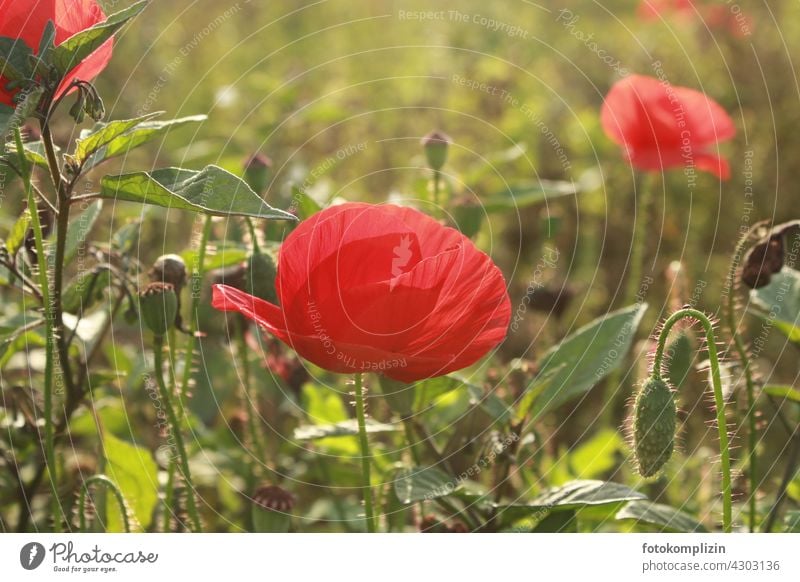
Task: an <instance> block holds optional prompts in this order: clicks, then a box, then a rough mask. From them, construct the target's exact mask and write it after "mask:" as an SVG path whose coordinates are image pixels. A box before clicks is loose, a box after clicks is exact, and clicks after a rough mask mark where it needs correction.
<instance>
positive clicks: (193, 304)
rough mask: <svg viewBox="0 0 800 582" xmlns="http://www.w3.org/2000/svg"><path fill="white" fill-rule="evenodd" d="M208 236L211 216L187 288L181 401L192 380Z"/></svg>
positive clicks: (208, 217) (204, 230)
mask: <svg viewBox="0 0 800 582" xmlns="http://www.w3.org/2000/svg"><path fill="white" fill-rule="evenodd" d="M210 236H211V216H206V220H205V224H204V225H203V234H202V236H201V238H200V248H199V249H198V250H197V264H196V265H195V269H194V272H193V273H192V284H191V285H190V288H189V292H190V293H191V298H192V299H191V301H190V302H189V339H188V341H187V344H186V356H185V357H186V362H185V364H184V367H183V380H182V382H181V391H180V395H181V399H183V398H185V397H186V394H187V393H188V392H189V383H190V382H191V380H192V362H193V360H194V350H195V347H196V344H197V337H196V336H197V308H198V306H199V305H200V293H201V291H202V285H203V274H204V273H205V262H206V247H207V246H208V239H209V237H210Z"/></svg>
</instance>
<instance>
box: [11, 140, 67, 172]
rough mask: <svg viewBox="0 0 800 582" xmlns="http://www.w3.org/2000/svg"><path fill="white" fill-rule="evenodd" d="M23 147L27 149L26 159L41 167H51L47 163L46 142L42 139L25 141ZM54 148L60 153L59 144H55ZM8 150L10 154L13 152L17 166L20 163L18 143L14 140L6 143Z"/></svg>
mask: <svg viewBox="0 0 800 582" xmlns="http://www.w3.org/2000/svg"><path fill="white" fill-rule="evenodd" d="M22 149H23V150H24V151H25V159H26V160H28V163H31V164H35V165H37V166H39V167H40V168H49V166H48V164H47V157H46V155H47V154H46V153H45V149H44V143H43V142H41V141H31V142H27V143H24V144H23V145H22ZM53 149H54V151H55V153H56V155H57V154H59V153H60V151H61V148H59V147H58V146H55V145H54V146H53ZM6 151H7V152H8V153H9V154H13V156H14V158H13V163H14V165H15V166H17V165H18V159H19V158H18V154H17V145H16V144H15V143H13V142H10V143H7V144H6Z"/></svg>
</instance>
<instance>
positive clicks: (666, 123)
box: [601, 75, 736, 180]
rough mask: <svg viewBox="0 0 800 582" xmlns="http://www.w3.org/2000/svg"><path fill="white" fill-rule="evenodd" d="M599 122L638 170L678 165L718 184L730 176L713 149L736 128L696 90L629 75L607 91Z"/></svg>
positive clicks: (714, 104) (722, 110)
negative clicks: (717, 180)
mask: <svg viewBox="0 0 800 582" xmlns="http://www.w3.org/2000/svg"><path fill="white" fill-rule="evenodd" d="M601 121H602V124H603V129H604V130H605V132H606V135H608V137H609V138H611V139H612V140H613V141H615V142H616V143H618V144H619V145H621V146H622V147H623V148H624V150H625V151H624V153H625V156H626V158H627V159H628V160H629V161H630V163H631V164H632V165H633V166H634V167H636V168H638V169H640V170H647V171H661V170H667V169H671V168H681V167H682V168H686V169H689V168H696V169H698V170H702V171H706V172H711V173H712V174H714V175H716V176H718V177H719V178H721V179H723V180H727V179H728V177H729V176H730V167H729V165H728V161H727V160H726V159H724V158H722V157H720V156H719V155H718V154H717V153H716V146H717V144H718V143H719V142H722V141H726V140H729V139H731V138H732V137H733V136H734V135H735V134H736V128H735V127H734V125H733V121H732V120H731V118H730V116H729V115H728V114H727V113H726V112H725V110H724V109H722V107H720V105H719V104H718V103H717V102H716V101H714V100H713V99H711V98H709V97H707V96H706V95H705V94H703V93H701V92H699V91H695V90H694V89H688V88H686V87H675V86H672V85H669V84H668V83H666V82H662V81H659V80H658V79H655V78H653V77H645V76H641V75H631V76H629V77H626V78H624V79H622V80H621V81H619V82H617V83H616V84H615V85H614V86H613V87H612V88H611V90H610V91H609V93H608V95H607V96H606V99H605V102H604V103H603V108H602V113H601Z"/></svg>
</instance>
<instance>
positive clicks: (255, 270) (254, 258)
mask: <svg viewBox="0 0 800 582" xmlns="http://www.w3.org/2000/svg"><path fill="white" fill-rule="evenodd" d="M277 274H278V270H277V268H276V267H275V261H274V260H272V257H271V256H270V255H266V254H263V253H255V254H253V255H250V257H249V258H248V259H247V271H246V272H245V291H246V292H247V293H249V294H250V295H253V296H254V297H258V298H259V299H264V300H265V301H271V302H273V303H277V301H278V296H277V295H276V293H275V277H276V275H277Z"/></svg>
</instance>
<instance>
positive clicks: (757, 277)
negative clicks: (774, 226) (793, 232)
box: [741, 235, 784, 289]
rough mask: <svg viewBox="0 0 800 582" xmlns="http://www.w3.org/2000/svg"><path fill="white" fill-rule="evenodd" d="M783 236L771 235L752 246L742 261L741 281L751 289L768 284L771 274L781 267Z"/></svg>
mask: <svg viewBox="0 0 800 582" xmlns="http://www.w3.org/2000/svg"><path fill="white" fill-rule="evenodd" d="M783 261H784V258H783V237H782V236H780V235H778V236H772V237H770V238H769V239H767V240H766V241H762V242H760V243H758V244H756V245H755V246H753V247H752V248H751V249H750V250H749V251H747V254H746V255H745V256H744V260H743V262H742V274H741V279H742V283H744V284H745V285H747V286H748V287H750V288H751V289H758V288H760V287H764V286H766V285H769V282H770V280H771V279H772V275H774V274H775V273H778V272H780V270H781V269H782V268H783Z"/></svg>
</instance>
